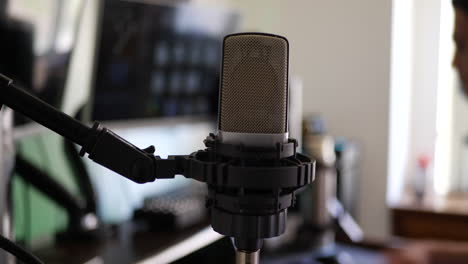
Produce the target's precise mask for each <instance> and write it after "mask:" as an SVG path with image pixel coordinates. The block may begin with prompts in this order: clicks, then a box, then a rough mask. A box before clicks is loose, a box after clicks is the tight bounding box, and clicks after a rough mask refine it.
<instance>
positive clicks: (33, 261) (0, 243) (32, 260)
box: [0, 235, 44, 264]
mask: <svg viewBox="0 0 468 264" xmlns="http://www.w3.org/2000/svg"><path fill="white" fill-rule="evenodd" d="M0 248H1V249H3V250H5V251H6V252H8V253H10V254H12V255H13V256H15V257H17V258H18V259H19V260H21V261H23V262H24V263H25V264H44V262H42V261H41V260H39V259H38V258H37V257H36V256H34V255H33V254H31V253H29V252H28V251H26V250H24V249H23V248H22V247H20V246H18V245H16V244H15V243H13V242H12V241H10V240H8V239H7V238H5V237H3V236H1V235H0Z"/></svg>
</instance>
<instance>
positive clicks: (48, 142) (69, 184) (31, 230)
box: [12, 131, 79, 246]
mask: <svg viewBox="0 0 468 264" xmlns="http://www.w3.org/2000/svg"><path fill="white" fill-rule="evenodd" d="M16 147H17V152H18V153H19V154H20V155H22V156H23V157H24V158H25V159H27V160H29V161H30V162H32V163H33V164H34V165H36V166H37V167H38V168H40V169H41V170H43V171H45V172H46V173H48V174H50V176H51V177H53V178H55V179H56V180H57V181H58V182H60V183H61V184H63V186H64V187H65V188H66V189H67V190H69V191H70V192H71V193H72V194H74V195H79V189H78V185H77V183H76V182H75V179H74V177H73V173H74V172H73V171H72V170H71V167H70V165H69V161H68V160H67V157H66V155H65V151H64V139H63V138H62V137H60V136H59V135H57V134H55V133H53V132H50V131H44V132H43V133H40V134H36V135H33V136H28V137H25V138H22V139H20V140H19V141H17V145H16ZM12 188H13V224H14V226H13V229H14V234H15V238H16V240H19V241H25V242H26V243H28V244H29V245H32V246H35V245H36V244H39V243H40V246H44V243H47V242H51V241H53V238H54V235H55V234H56V233H57V232H60V231H63V230H64V228H65V227H66V226H67V222H68V219H67V216H66V212H65V211H64V210H63V209H62V208H59V207H58V206H57V205H56V204H55V203H54V202H53V201H51V200H50V199H49V198H47V197H46V196H44V195H43V194H42V193H39V191H37V190H36V189H35V188H34V187H32V186H30V185H29V184H26V183H25V182H24V181H23V180H22V179H21V178H20V177H18V175H14V176H13V184H12Z"/></svg>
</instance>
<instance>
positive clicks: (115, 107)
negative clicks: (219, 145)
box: [92, 0, 239, 120]
mask: <svg viewBox="0 0 468 264" xmlns="http://www.w3.org/2000/svg"><path fill="white" fill-rule="evenodd" d="M154 3H158V1H154V2H151V1H122V0H120V1H116V0H106V1H104V9H103V17H102V23H101V28H102V30H101V32H102V34H101V36H100V43H99V45H98V46H99V51H98V60H97V63H96V64H97V71H96V81H95V90H94V100H93V111H92V112H93V119H96V120H122V119H135V118H138V119H140V118H157V117H174V116H195V115H197V116H200V115H203V116H205V115H212V116H213V115H216V113H217V108H218V85H219V73H220V63H221V49H222V39H223V37H224V36H225V35H226V34H229V33H233V32H234V31H235V29H236V27H237V21H238V18H239V16H238V15H237V13H236V12H234V11H232V10H230V9H226V8H214V7H210V8H208V7H200V6H193V5H189V4H170V5H162V4H154Z"/></svg>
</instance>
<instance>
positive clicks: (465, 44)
mask: <svg viewBox="0 0 468 264" xmlns="http://www.w3.org/2000/svg"><path fill="white" fill-rule="evenodd" d="M452 2H453V6H454V7H455V32H454V35H453V37H454V40H455V45H456V51H455V56H454V58H453V66H454V67H455V68H456V69H457V70H458V74H459V75H460V79H461V81H462V85H463V90H464V91H465V94H467V95H468V0H453V1H452Z"/></svg>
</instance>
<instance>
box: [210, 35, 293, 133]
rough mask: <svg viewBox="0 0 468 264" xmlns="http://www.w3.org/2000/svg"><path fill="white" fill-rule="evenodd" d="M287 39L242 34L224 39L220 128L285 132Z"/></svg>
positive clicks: (231, 130) (238, 130)
mask: <svg viewBox="0 0 468 264" xmlns="http://www.w3.org/2000/svg"><path fill="white" fill-rule="evenodd" d="M287 87H288V42H287V41H286V39H283V38H281V37H277V36H272V35H260V34H241V35H233V36H229V37H227V38H226V39H225V40H224V54H223V74H222V82H221V94H220V97H221V98H220V99H221V105H220V119H219V128H220V129H221V130H222V131H228V132H239V133H263V134H279V133H285V132H287V101H288V89H287Z"/></svg>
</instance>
